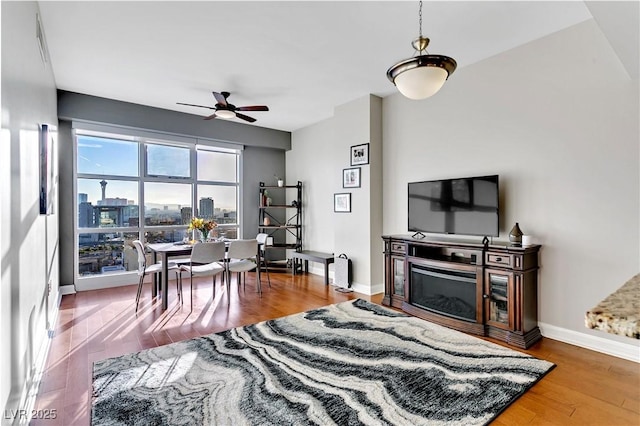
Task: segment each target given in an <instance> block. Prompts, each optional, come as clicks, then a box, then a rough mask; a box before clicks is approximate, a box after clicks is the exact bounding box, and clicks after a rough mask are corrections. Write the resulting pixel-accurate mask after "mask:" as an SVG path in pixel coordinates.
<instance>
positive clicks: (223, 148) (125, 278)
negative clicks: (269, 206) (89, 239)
mask: <svg viewBox="0 0 640 426" xmlns="http://www.w3.org/2000/svg"><path fill="white" fill-rule="evenodd" d="M92 127H95V126H91V125H87V126H84V125H82V124H78V125H77V126H74V128H73V131H72V139H73V147H74V150H73V195H74V200H75V203H74V209H73V212H74V217H73V227H74V238H73V240H74V279H75V282H76V283H80V282H85V284H87V285H83V286H82V287H85V288H87V289H88V288H104V287H105V286H107V287H108V286H113V285H114V284H115V285H122V284H123V283H132V277H133V276H135V277H136V279H137V272H136V271H123V272H118V273H109V274H104V273H98V274H94V275H87V276H81V275H80V273H79V269H80V268H79V251H80V250H79V239H80V234H104V233H110V234H114V233H122V234H127V233H137V234H138V238H140V240H141V241H145V235H146V233H147V232H149V231H153V232H165V231H176V230H178V231H180V230H186V229H187V227H188V224H179V225H160V226H154V225H146V222H145V208H144V205H145V193H144V186H145V183H147V182H153V183H170V184H171V183H183V184H189V185H190V186H191V194H190V200H191V208H192V214H193V215H196V214H197V212H198V208H199V204H198V201H199V195H198V186H199V185H207V186H209V185H210V186H224V187H235V188H236V191H235V192H236V199H235V201H236V206H235V209H236V220H235V223H232V224H220V228H221V229H232V228H235V229H236V232H237V234H238V235H241V232H242V220H241V218H242V216H241V211H242V198H241V194H242V189H241V188H242V182H241V176H242V174H241V170H242V166H241V164H242V153H243V147H242V146H240V145H233V144H228V143H224V142H218V141H215V140H202V139H190V138H184V137H179V136H172V135H162V137H158V136H157V135H156V136H155V137H154V136H153V135H151V136H150V135H148V134H145V133H146V132H137V131H135V130H131V131H125V134H122V129H102V128H100V129H99V130H95V129H93V128H92ZM98 127H102V126H98ZM112 130H114V131H112ZM136 133H143V135H136ZM82 136H91V137H97V138H105V139H115V140H123V141H127V142H135V143H137V144H138V176H114V175H102V174H94V173H78V139H79V137H82ZM149 145H167V146H170V147H179V148H187V149H189V170H190V176H189V177H182V176H158V175H150V174H149V173H148V170H147V159H148V158H147V147H148V146H149ZM199 150H205V151H218V152H225V153H230V154H235V155H236V157H235V160H236V164H235V169H236V180H235V182H226V181H207V180H202V181H199V180H198V179H197V176H198V168H197V167H198V166H197V155H198V151H199ZM80 179H105V180H118V181H126V182H136V183H137V185H138V218H139V221H138V226H127V227H125V226H115V227H108V228H100V227H96V228H86V227H85V228H80V227H79V216H78V215H79V203H78V180H80ZM107 280H108V281H109V285H107V284H106V281H107ZM93 282H95V285H94V284H92V283H93ZM101 282H102V283H101Z"/></svg>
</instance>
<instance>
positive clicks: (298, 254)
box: [291, 250, 334, 285]
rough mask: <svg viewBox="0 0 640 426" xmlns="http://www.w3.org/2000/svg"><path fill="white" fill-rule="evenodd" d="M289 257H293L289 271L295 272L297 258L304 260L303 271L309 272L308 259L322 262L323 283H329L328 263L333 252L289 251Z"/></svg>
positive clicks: (332, 258) (331, 260) (332, 257)
mask: <svg viewBox="0 0 640 426" xmlns="http://www.w3.org/2000/svg"><path fill="white" fill-rule="evenodd" d="M291 258H292V259H293V265H292V268H291V273H292V274H294V275H295V274H296V272H297V269H298V268H297V266H298V260H301V261H302V260H304V271H305V272H309V261H311V262H317V263H322V264H323V265H324V283H325V284H326V285H329V264H330V263H333V260H334V256H333V253H322V252H319V251H312V250H302V251H294V252H292V253H291Z"/></svg>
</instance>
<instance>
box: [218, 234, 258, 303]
mask: <svg viewBox="0 0 640 426" xmlns="http://www.w3.org/2000/svg"><path fill="white" fill-rule="evenodd" d="M257 256H258V241H257V240H233V241H231V242H230V243H229V252H228V253H227V289H228V290H229V288H230V284H231V273H232V272H236V273H237V274H238V279H237V281H238V286H240V281H241V279H240V274H241V273H242V274H243V275H245V276H244V279H245V285H246V283H247V281H246V280H247V278H246V273H247V272H249V271H253V270H254V269H255V268H256V266H257ZM228 290H227V291H228ZM258 291H259V292H262V289H261V286H260V280H259V279H258Z"/></svg>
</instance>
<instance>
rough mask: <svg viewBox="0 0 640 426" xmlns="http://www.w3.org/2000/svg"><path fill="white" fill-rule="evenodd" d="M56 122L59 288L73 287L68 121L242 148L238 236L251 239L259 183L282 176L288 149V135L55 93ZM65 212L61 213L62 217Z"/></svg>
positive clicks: (256, 219)
mask: <svg viewBox="0 0 640 426" xmlns="http://www.w3.org/2000/svg"><path fill="white" fill-rule="evenodd" d="M58 114H59V117H60V148H61V152H62V155H63V156H65V158H64V160H62V161H61V162H60V182H61V185H60V203H61V205H63V206H64V207H63V209H62V210H61V215H60V232H61V235H63V236H64V243H62V244H61V247H60V248H61V250H60V252H61V265H60V273H61V277H62V280H61V285H70V284H75V283H74V281H75V264H74V260H73V259H74V249H75V248H74V245H73V235H74V226H75V225H74V221H73V212H74V204H75V202H76V200H75V199H74V197H73V161H72V158H73V146H74V144H73V139H72V133H71V122H73V123H76V122H86V123H91V124H100V125H105V126H115V127H122V128H124V129H133V130H136V131H148V132H160V133H164V134H170V135H175V136H181V137H190V138H202V139H209V140H214V141H220V142H226V143H233V144H236V145H243V146H244V150H243V154H242V170H241V194H240V197H241V200H242V205H241V212H240V217H241V219H242V222H241V227H242V229H241V232H242V236H243V237H244V238H255V236H256V234H257V232H258V229H257V226H258V184H259V182H260V181H264V182H271V183H274V182H275V178H274V177H273V176H274V175H278V176H281V177H284V175H285V165H284V162H285V150H287V149H289V148H290V147H291V134H290V133H289V132H283V131H280V130H272V129H265V128H262V127H257V126H250V125H244V124H239V123H235V122H232V121H225V120H207V121H205V120H203V118H202V117H201V116H196V115H190V114H184V113H180V112H175V111H169V110H164V109H159V108H153V107H149V106H144V105H137V104H132V103H128V102H120V101H116V100H112V99H105V98H99V97H95V96H89V95H82V94H78V93H72V92H65V91H58ZM62 213H64V214H62Z"/></svg>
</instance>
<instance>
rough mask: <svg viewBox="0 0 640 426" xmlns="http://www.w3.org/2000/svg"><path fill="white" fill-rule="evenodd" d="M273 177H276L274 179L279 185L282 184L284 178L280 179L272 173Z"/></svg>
mask: <svg viewBox="0 0 640 426" xmlns="http://www.w3.org/2000/svg"><path fill="white" fill-rule="evenodd" d="M273 177H275V178H276V181H277V182H278V186H280V187H282V186H284V180H282V179H280V178H279V177H278V176H277V175H273Z"/></svg>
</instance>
